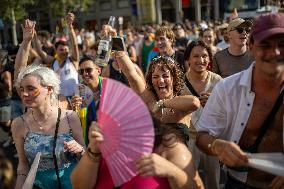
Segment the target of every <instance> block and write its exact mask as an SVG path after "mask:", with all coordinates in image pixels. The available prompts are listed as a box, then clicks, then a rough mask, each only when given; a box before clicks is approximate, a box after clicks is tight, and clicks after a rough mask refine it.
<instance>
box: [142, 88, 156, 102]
mask: <svg viewBox="0 0 284 189" xmlns="http://www.w3.org/2000/svg"><path fill="white" fill-rule="evenodd" d="M141 98H142V99H143V100H144V102H145V103H146V104H147V105H148V106H149V105H151V104H152V103H155V102H156V100H155V95H154V94H153V92H152V91H150V90H149V89H146V90H144V91H143V93H142V94H141Z"/></svg>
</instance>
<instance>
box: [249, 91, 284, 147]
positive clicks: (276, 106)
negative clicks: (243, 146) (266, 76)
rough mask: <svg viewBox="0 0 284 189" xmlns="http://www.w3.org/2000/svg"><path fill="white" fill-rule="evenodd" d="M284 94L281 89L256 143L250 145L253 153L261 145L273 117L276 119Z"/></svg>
mask: <svg viewBox="0 0 284 189" xmlns="http://www.w3.org/2000/svg"><path fill="white" fill-rule="evenodd" d="M283 96H284V90H282V91H281V93H280V95H279V96H278V98H277V100H276V102H275V104H274V106H273V108H272V110H271V111H270V113H269V114H268V116H267V117H266V119H265V120H264V122H263V123H262V126H261V128H260V131H259V134H258V136H257V138H256V140H255V142H254V144H253V145H251V146H250V147H249V149H250V152H252V153H255V152H257V149H258V146H259V145H260V143H261V141H262V139H263V137H264V135H265V133H266V131H267V130H268V128H269V126H270V125H271V124H270V123H271V122H272V121H273V119H274V117H275V115H276V113H277V112H278V110H279V108H280V106H281V104H283Z"/></svg>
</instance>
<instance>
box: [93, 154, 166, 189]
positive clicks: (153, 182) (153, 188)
mask: <svg viewBox="0 0 284 189" xmlns="http://www.w3.org/2000/svg"><path fill="white" fill-rule="evenodd" d="M170 188H171V187H170V185H169V183H168V180H167V179H166V178H162V177H142V176H140V175H137V176H136V177H134V178H132V179H131V180H130V181H128V182H126V183H124V184H123V185H122V186H120V187H114V184H113V181H112V179H111V175H110V172H109V170H108V167H107V164H106V162H105V160H104V159H102V160H101V161H100V167H99V172H98V178H97V183H96V185H95V187H94V189H170Z"/></svg>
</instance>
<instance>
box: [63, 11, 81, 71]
mask: <svg viewBox="0 0 284 189" xmlns="http://www.w3.org/2000/svg"><path fill="white" fill-rule="evenodd" d="M74 19H75V16H74V14H73V13H70V12H69V13H68V15H67V17H66V21H67V25H68V28H69V31H70V40H71V50H72V51H71V59H72V62H73V64H74V66H75V68H76V69H77V70H78V68H79V48H78V42H77V38H76V33H75V31H74V28H73V22H74Z"/></svg>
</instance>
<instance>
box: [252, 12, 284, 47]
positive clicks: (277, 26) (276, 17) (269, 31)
mask: <svg viewBox="0 0 284 189" xmlns="http://www.w3.org/2000/svg"><path fill="white" fill-rule="evenodd" d="M281 33H282V34H284V14H283V13H267V14H262V15H260V16H258V17H257V18H256V20H255V21H254V24H253V26H252V30H251V35H252V37H253V39H254V40H255V41H258V42H259V41H262V40H263V39H265V38H267V37H270V36H272V35H275V34H281Z"/></svg>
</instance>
